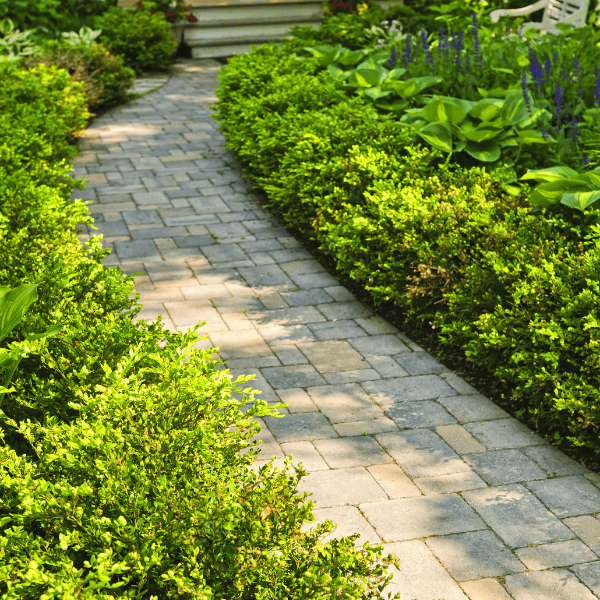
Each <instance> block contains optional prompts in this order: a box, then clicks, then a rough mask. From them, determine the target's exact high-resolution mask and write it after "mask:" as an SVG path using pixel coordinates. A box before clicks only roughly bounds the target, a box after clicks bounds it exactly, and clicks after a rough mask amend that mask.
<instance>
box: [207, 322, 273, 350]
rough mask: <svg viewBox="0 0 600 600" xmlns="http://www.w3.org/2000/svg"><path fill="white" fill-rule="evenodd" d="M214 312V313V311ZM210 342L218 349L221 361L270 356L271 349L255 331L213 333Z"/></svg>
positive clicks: (241, 330) (240, 330)
mask: <svg viewBox="0 0 600 600" xmlns="http://www.w3.org/2000/svg"><path fill="white" fill-rule="evenodd" d="M215 312H216V311H215ZM210 341H211V342H212V343H213V344H214V345H215V346H218V347H219V354H220V356H221V358H222V359H223V360H228V359H238V358H252V357H253V356H270V355H271V354H272V351H271V349H270V348H269V346H267V344H265V341H264V339H263V338H262V336H261V335H260V334H259V333H258V331H256V330H255V329H237V330H235V331H221V332H218V333H213V334H211V336H210Z"/></svg>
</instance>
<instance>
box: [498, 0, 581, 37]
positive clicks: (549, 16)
mask: <svg viewBox="0 0 600 600" xmlns="http://www.w3.org/2000/svg"><path fill="white" fill-rule="evenodd" d="M589 5H590V0H539V2H536V3H535V4H532V5H531V6H525V7H524V8H512V9H509V8H503V9H500V10H494V11H492V12H491V13H490V14H489V16H490V18H491V19H492V21H493V22H494V23H497V22H498V19H499V18H500V17H503V16H505V15H506V16H510V17H522V16H523V15H528V14H529V13H532V12H535V11H536V10H540V9H542V8H543V9H544V14H543V16H542V22H541V23H523V24H521V26H520V27H519V37H522V36H523V32H525V31H527V30H528V29H531V28H534V29H541V30H543V31H547V32H549V33H554V34H560V33H561V32H560V30H559V29H557V28H556V27H555V25H556V23H572V24H573V25H574V26H575V27H576V28H579V27H585V24H586V18H587V12H588V7H589Z"/></svg>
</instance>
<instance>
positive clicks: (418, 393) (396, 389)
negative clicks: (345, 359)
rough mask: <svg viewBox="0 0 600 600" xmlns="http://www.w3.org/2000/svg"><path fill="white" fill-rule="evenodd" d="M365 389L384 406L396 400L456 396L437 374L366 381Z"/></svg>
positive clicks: (409, 400)
mask: <svg viewBox="0 0 600 600" xmlns="http://www.w3.org/2000/svg"><path fill="white" fill-rule="evenodd" d="M362 385H363V389H364V390H365V391H366V392H367V393H368V394H370V395H371V397H372V398H373V400H374V401H375V402H377V403H378V404H381V405H382V406H385V405H388V404H393V403H394V402H414V401H416V400H430V399H433V398H440V397H442V396H456V395H457V392H456V391H455V390H453V389H452V388H451V387H450V386H449V385H448V384H447V383H446V382H445V381H443V380H442V379H440V378H439V377H438V376H437V375H417V376H415V377H404V378H399V377H395V378H393V379H382V380H381V381H371V382H368V383H364V384H362Z"/></svg>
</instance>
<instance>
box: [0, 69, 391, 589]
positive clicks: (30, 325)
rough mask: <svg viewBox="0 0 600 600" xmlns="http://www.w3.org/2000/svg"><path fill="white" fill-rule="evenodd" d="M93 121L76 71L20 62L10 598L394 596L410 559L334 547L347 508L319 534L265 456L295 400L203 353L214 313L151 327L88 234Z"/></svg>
mask: <svg viewBox="0 0 600 600" xmlns="http://www.w3.org/2000/svg"><path fill="white" fill-rule="evenodd" d="M88 117H89V113H88V111H87V108H86V96H85V93H84V91H83V84H82V83H81V82H76V81H74V80H73V78H72V77H71V76H70V75H69V74H68V72H67V71H66V70H64V69H57V68H56V67H55V66H54V65H50V66H47V65H45V64H43V63H41V64H37V65H34V66H33V67H32V68H31V69H27V70H24V69H20V68H19V65H18V64H17V63H16V62H13V61H0V337H1V338H2V339H1V340H0V344H1V345H2V347H1V348H0V385H1V386H2V387H1V388H0V596H2V598H6V600H17V599H18V600H39V599H40V598H42V599H51V598H61V599H69V598H73V599H74V598H78V599H84V598H85V599H87V598H89V599H92V598H94V599H96V598H101V599H107V600H108V599H110V598H136V599H139V600H142V599H144V600H150V599H152V598H154V599H156V600H158V599H159V598H181V599H187V598H198V599H201V600H218V599H222V600H232V599H233V600H235V599H238V600H275V599H277V600H284V599H297V600H304V599H315V600H327V599H329V598H331V597H333V596H335V597H336V598H340V599H342V598H343V599H347V600H350V599H352V600H354V599H356V598H360V599H364V600H367V599H381V598H383V595H382V593H381V592H382V590H383V588H384V587H385V585H386V583H387V581H389V579H390V577H391V576H386V575H387V574H386V573H385V567H388V566H389V565H390V564H394V565H395V566H396V567H397V568H399V567H400V565H399V564H398V562H397V558H396V557H395V556H394V555H391V556H388V557H386V558H384V559H382V560H381V561H380V560H379V559H380V557H381V551H382V549H381V547H379V548H371V547H370V546H369V545H368V544H365V546H364V547H363V548H362V549H361V550H360V551H359V550H357V549H356V547H355V545H354V541H355V540H356V537H357V535H358V534H355V535H353V536H350V537H346V538H342V539H341V540H332V541H331V542H328V543H326V544H323V543H322V542H321V541H319V538H320V537H321V536H322V535H323V534H325V533H327V532H330V531H332V529H333V524H332V523H331V522H327V523H325V524H323V525H319V526H318V527H317V528H316V530H315V531H313V532H312V533H311V534H302V533H301V532H300V527H301V525H302V524H303V523H304V522H309V523H310V522H313V521H314V518H313V516H312V506H313V504H314V503H311V502H308V503H306V502H305V499H306V495H305V496H304V497H302V498H300V497H299V494H298V492H297V490H295V489H294V488H295V486H296V485H297V482H298V481H299V479H300V477H301V476H302V475H304V474H306V472H305V471H303V469H302V468H301V467H300V468H298V469H296V476H295V478H294V477H288V476H287V475H286V474H285V471H278V470H277V471H273V470H272V461H271V463H270V464H269V465H267V466H266V468H265V467H263V468H262V469H261V470H260V472H259V473H254V472H252V471H251V470H249V469H248V465H249V464H250V463H251V462H252V461H253V460H254V456H255V454H256V452H255V450H254V449H253V448H252V446H255V445H256V443H249V441H248V440H249V438H250V437H252V436H254V435H255V434H256V433H257V429H258V426H257V424H256V423H255V422H253V421H252V417H253V416H266V415H271V416H282V415H279V413H278V412H277V410H276V409H277V408H279V407H282V406H287V405H281V404H277V405H274V406H268V405H267V404H266V403H264V402H262V401H261V400H260V399H257V400H254V392H255V391H256V390H252V388H249V387H248V388H246V387H243V386H242V387H240V386H236V385H235V384H237V383H243V382H245V381H248V380H249V379H251V378H252V376H251V377H244V376H242V377H240V378H238V379H237V380H236V381H235V382H232V381H231V376H230V375H229V374H228V371H227V370H226V369H218V368H217V367H218V366H220V365H222V362H217V361H214V360H211V357H212V354H213V353H214V352H215V351H218V349H217V348H210V349H208V350H201V351H198V350H197V349H195V348H194V346H195V344H196V343H197V342H198V341H199V340H200V339H205V336H200V335H199V334H198V331H197V330H198V328H199V327H200V326H202V325H203V324H204V323H201V324H199V325H198V326H196V327H195V328H194V330H193V331H189V332H188V333H186V334H183V333H179V334H175V333H172V332H170V331H169V330H165V329H163V325H162V323H161V319H160V318H159V319H158V320H157V321H156V322H154V323H152V324H147V323H145V322H143V321H141V322H137V323H134V322H133V319H134V318H135V316H136V315H137V314H138V312H139V310H140V309H141V305H140V304H139V303H138V302H137V300H138V299H139V294H136V296H137V297H136V298H135V299H131V298H129V296H130V294H131V292H132V288H133V283H134V276H135V275H138V274H139V273H135V274H133V275H125V274H124V273H123V272H122V271H121V269H120V268H118V267H117V268H107V267H105V266H103V264H102V259H103V258H104V257H105V256H106V255H107V254H109V253H110V250H108V249H102V244H101V236H93V237H92V238H91V239H90V240H88V241H87V242H86V243H85V244H84V246H83V247H82V245H81V244H80V241H79V239H78V235H77V231H76V229H77V225H78V224H80V223H83V224H87V225H93V219H92V218H91V216H90V215H89V212H88V210H87V208H86V204H89V202H88V203H83V202H81V201H80V200H75V201H71V200H70V196H71V193H72V192H73V190H74V189H76V188H79V189H85V180H84V179H73V178H71V177H69V176H68V173H69V172H70V171H71V168H70V167H69V166H68V165H65V163H64V161H65V159H71V158H74V157H75V155H76V153H77V148H76V147H73V146H71V145H70V144H69V143H68V138H69V134H71V133H72V132H74V131H78V130H79V129H80V128H81V127H82V126H83V125H84V123H85V122H86V120H87V119H88ZM188 358H189V360H187V359H188ZM186 360H187V362H186ZM237 392H243V397H242V400H241V401H238V402H236V401H233V400H232V398H231V394H232V393H237ZM257 393H260V392H257ZM249 403H253V406H252V407H250V410H248V411H246V412H245V414H242V412H241V411H240V410H239V407H241V406H242V405H248V404H249ZM247 449H250V452H248V453H246V454H241V451H242V450H247ZM290 459H291V457H289V458H288V462H287V463H286V468H287V467H289V466H291V465H290ZM396 597H398V594H397V595H396ZM388 598H389V595H388Z"/></svg>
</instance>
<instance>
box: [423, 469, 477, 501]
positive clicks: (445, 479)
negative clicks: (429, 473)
mask: <svg viewBox="0 0 600 600" xmlns="http://www.w3.org/2000/svg"><path fill="white" fill-rule="evenodd" d="M414 483H415V485H416V486H417V487H418V488H419V489H420V490H421V491H422V492H423V493H424V494H425V495H426V496H429V495H431V494H450V493H452V492H462V491H464V490H474V489H477V488H484V487H487V484H486V483H485V481H483V479H481V477H479V475H477V473H475V471H470V472H469V471H465V472H464V473H451V474H450V475H438V476H437V477H418V478H417V479H415V480H414Z"/></svg>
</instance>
